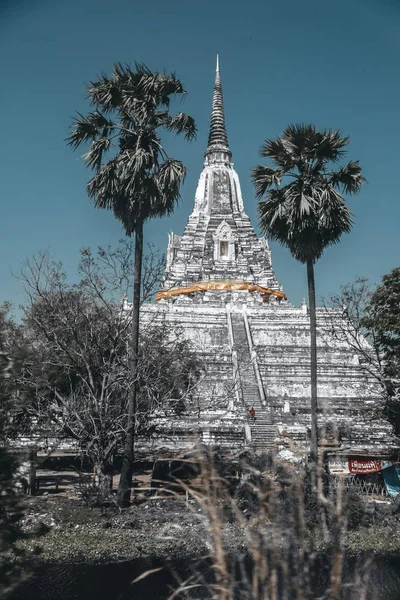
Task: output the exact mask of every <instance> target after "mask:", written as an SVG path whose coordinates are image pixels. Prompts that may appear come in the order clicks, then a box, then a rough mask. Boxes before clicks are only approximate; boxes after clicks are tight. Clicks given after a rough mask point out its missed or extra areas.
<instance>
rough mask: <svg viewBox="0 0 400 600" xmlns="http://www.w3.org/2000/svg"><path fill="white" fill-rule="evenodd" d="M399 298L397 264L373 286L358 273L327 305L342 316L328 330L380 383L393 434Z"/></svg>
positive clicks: (398, 382) (398, 384)
mask: <svg viewBox="0 0 400 600" xmlns="http://www.w3.org/2000/svg"><path fill="white" fill-rule="evenodd" d="M399 298H400V268H397V269H393V270H392V271H391V272H390V273H388V274H387V275H384V276H383V278H382V284H381V285H379V286H378V287H377V288H376V289H375V290H374V288H373V287H372V285H371V284H370V283H369V281H368V280H367V279H366V278H363V277H358V278H357V279H356V280H355V281H354V282H351V283H348V284H345V285H343V286H342V287H341V289H340V292H339V293H338V294H334V295H332V296H331V297H330V299H329V305H330V306H331V307H333V308H334V309H336V310H337V311H339V312H340V313H341V317H342V318H341V319H335V318H332V320H331V334H332V335H333V337H334V338H336V339H338V340H339V341H341V342H345V343H346V344H349V346H350V347H351V348H353V349H354V350H355V351H356V352H357V355H358V356H360V359H361V366H362V368H363V369H364V370H365V371H366V372H367V373H368V374H369V375H370V376H372V377H373V378H375V380H376V381H377V382H378V383H379V385H380V386H381V389H382V395H383V397H384V399H385V408H384V413H385V417H386V418H388V420H389V421H390V422H391V423H392V425H393V426H394V430H395V433H396V434H397V435H399V434H400V401H399V394H400V301H399ZM366 340H368V342H369V344H368V343H366Z"/></svg>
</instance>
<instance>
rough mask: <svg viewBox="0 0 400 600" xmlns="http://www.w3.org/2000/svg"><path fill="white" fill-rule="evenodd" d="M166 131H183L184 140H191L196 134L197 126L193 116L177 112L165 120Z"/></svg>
mask: <svg viewBox="0 0 400 600" xmlns="http://www.w3.org/2000/svg"><path fill="white" fill-rule="evenodd" d="M167 129H168V131H173V132H175V133H178V134H179V133H183V134H184V137H185V139H186V140H189V141H190V140H193V139H194V138H195V137H196V134H197V127H196V124H195V122H194V119H193V117H190V116H189V115H186V114H185V113H178V114H177V115H176V116H175V117H171V118H170V119H169V120H168V122H167Z"/></svg>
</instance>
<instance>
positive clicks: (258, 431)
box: [142, 71, 395, 454]
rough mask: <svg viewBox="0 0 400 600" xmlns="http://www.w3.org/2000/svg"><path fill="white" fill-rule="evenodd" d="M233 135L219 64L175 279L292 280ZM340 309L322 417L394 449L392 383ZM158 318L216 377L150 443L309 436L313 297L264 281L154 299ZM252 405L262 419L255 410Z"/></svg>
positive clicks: (324, 362) (370, 445) (177, 282)
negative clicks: (248, 196) (351, 333)
mask: <svg viewBox="0 0 400 600" xmlns="http://www.w3.org/2000/svg"><path fill="white" fill-rule="evenodd" d="M227 139H228V138H227V135H226V131H225V121H224V115H223V104H222V89H221V82H220V76H219V71H217V77H216V82H215V88H214V101H213V112H212V116H211V127H210V139H209V146H208V148H207V151H206V153H205V165H204V169H203V171H202V173H201V176H200V180H199V184H198V187H197V191H196V195H195V201H194V208H193V212H192V214H191V215H190V217H189V220H188V223H187V226H186V228H185V231H184V233H183V235H182V236H181V237H179V236H176V235H174V234H171V235H170V237H169V244H168V251H167V266H166V272H165V278H164V281H163V284H162V289H164V290H168V289H170V288H171V287H172V288H177V287H184V286H187V285H188V284H191V283H195V282H199V281H204V280H208V279H221V278H223V279H228V280H245V281H246V282H249V283H256V284H259V285H262V286H265V287H269V288H272V289H274V290H281V289H282V288H281V286H280V285H279V283H278V281H277V280H276V278H275V274H274V272H273V269H272V265H271V252H270V250H269V247H268V242H267V240H266V239H265V238H261V239H260V238H257V236H256V234H255V232H254V229H253V227H252V226H251V223H250V220H249V218H248V216H247V215H246V213H245V212H244V206H243V199H242V195H241V190H240V183H239V178H238V176H237V173H236V172H235V171H234V170H233V167H232V163H231V152H230V149H229V146H228V141H227ZM299 268H301V267H300V266H299ZM332 318H338V319H339V318H341V317H340V314H339V313H334V312H332V311H327V310H325V309H318V311H317V322H318V406H319V424H320V426H323V425H324V424H325V423H328V424H329V428H330V431H331V433H330V435H329V436H328V434H326V435H325V434H322V438H324V437H325V438H326V440H325V442H326V444H327V445H329V446H333V447H334V446H336V447H337V448H338V449H340V448H341V449H347V451H348V452H350V453H351V452H355V451H358V452H365V453H366V454H368V453H370V452H378V453H379V452H382V453H387V452H390V448H391V447H392V446H393V444H395V441H394V438H393V436H392V430H391V427H390V426H389V424H388V423H387V422H386V421H385V420H384V419H382V417H381V415H380V409H381V408H382V400H381V397H380V389H379V387H378V386H377V384H376V382H375V380H374V378H373V377H372V376H371V375H369V374H368V373H366V372H365V371H364V370H363V368H362V366H361V365H360V361H359V360H358V357H357V356H356V355H355V354H354V351H353V350H352V349H351V348H350V347H349V346H346V344H344V343H338V342H337V341H334V340H333V339H332V338H331V337H330V334H329V331H330V327H331V319H332ZM157 321H160V322H161V321H164V322H165V323H167V324H168V327H170V328H171V331H176V330H177V329H179V330H180V331H181V334H182V335H183V336H185V337H186V338H187V339H189V340H191V342H192V343H193V345H194V346H195V347H196V349H197V351H198V353H199V356H200V357H201V359H202V361H203V363H204V365H205V372H206V376H205V377H204V379H202V381H201V382H200V383H199V386H198V388H197V389H196V392H195V394H194V398H193V401H192V403H191V404H190V405H188V406H187V411H186V414H185V415H184V416H182V417H180V418H179V419H176V418H175V417H174V416H173V415H172V414H171V416H170V417H161V416H159V417H157V418H156V420H155V422H156V423H157V430H158V433H157V434H156V435H155V436H154V437H153V438H152V439H150V440H147V441H146V444H147V445H150V447H152V446H153V447H155V446H157V445H162V446H164V447H168V446H169V447H171V448H174V449H176V447H177V446H180V447H181V448H182V450H183V449H186V448H188V447H190V446H191V445H193V444H196V443H206V444H219V445H222V446H226V447H231V448H241V447H243V446H244V445H245V444H250V443H252V444H253V445H255V447H256V448H262V449H266V448H268V447H271V446H273V445H275V446H277V447H280V448H281V449H282V448H284V447H285V446H289V447H292V448H293V447H294V446H296V447H297V450H298V449H299V448H307V447H308V445H309V430H310V333H309V316H308V313H307V306H306V305H305V303H303V304H302V306H301V307H298V308H296V307H293V306H292V305H291V304H290V303H288V302H285V301H282V302H281V303H279V302H278V301H276V300H274V299H271V300H270V302H269V304H266V303H264V302H263V301H262V297H261V295H260V294H258V293H256V292H254V293H250V292H248V291H224V292H222V291H211V290H209V291H207V292H195V293H193V294H191V295H189V296H177V297H174V298H170V299H169V300H161V301H160V302H158V303H157V304H156V305H146V306H144V307H143V309H142V322H143V323H149V322H153V323H154V322H157ZM250 407H254V409H255V412H256V419H255V421H253V420H252V419H250V418H249V414H248V411H249V408H250ZM332 432H333V433H332ZM328 438H329V439H328ZM143 442H144V441H143Z"/></svg>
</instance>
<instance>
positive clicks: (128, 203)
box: [67, 63, 196, 506]
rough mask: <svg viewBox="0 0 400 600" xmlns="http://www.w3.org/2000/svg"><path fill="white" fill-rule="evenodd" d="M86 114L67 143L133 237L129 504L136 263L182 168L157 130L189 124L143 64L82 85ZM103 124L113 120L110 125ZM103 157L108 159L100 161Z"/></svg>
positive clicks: (164, 83) (127, 459)
mask: <svg viewBox="0 0 400 600" xmlns="http://www.w3.org/2000/svg"><path fill="white" fill-rule="evenodd" d="M86 87H87V91H88V97H89V99H90V101H91V104H92V106H93V107H94V110H93V111H92V112H90V113H89V114H88V115H87V116H82V115H81V114H79V113H78V116H77V117H75V118H74V125H73V129H72V133H71V135H70V136H69V137H68V138H67V142H68V144H69V145H70V146H71V147H72V148H73V149H74V150H75V149H77V148H78V147H79V146H80V145H81V144H82V143H90V147H89V150H88V151H87V152H86V154H84V155H83V158H84V161H85V163H86V165H87V166H88V167H90V168H91V169H92V170H93V171H94V172H95V173H94V175H93V177H92V178H91V179H90V181H89V183H88V185H87V192H88V195H89V197H90V198H91V199H92V200H93V201H94V205H95V206H96V207H97V208H104V209H109V210H112V211H113V212H114V215H115V217H116V218H117V219H119V220H120V221H121V223H122V225H123V228H124V230H125V232H126V235H128V236H132V235H135V259H134V278H133V310H132V338H131V339H132V341H131V351H132V358H131V366H132V382H133V383H132V387H131V393H130V397H129V404H128V424H127V436H126V443H125V448H124V455H123V462H122V470H121V479H120V485H119V489H118V501H119V504H120V505H121V506H126V505H127V504H129V501H130V492H131V483H132V474H133V459H134V439H135V422H136V379H137V377H136V375H137V357H138V348H139V312H140V293H141V270H142V257H143V224H144V223H145V221H147V220H148V219H151V218H154V217H161V216H164V215H166V214H169V213H171V212H172V211H173V209H174V207H175V205H176V203H177V201H178V199H179V197H180V188H181V185H182V183H183V181H184V179H185V174H186V170H185V167H184V165H183V164H182V162H180V161H178V160H174V159H172V158H170V157H169V156H168V155H167V152H166V150H165V148H164V147H163V145H162V143H161V139H160V134H161V132H162V131H163V130H164V131H165V130H167V131H170V132H174V133H177V134H183V135H184V136H185V138H186V139H187V140H191V139H193V138H194V137H195V135H196V125H195V122H194V120H193V119H192V117H189V116H188V115H186V114H184V113H182V112H180V113H178V114H177V115H176V116H171V115H170V113H169V106H170V99H171V96H175V95H178V96H180V97H181V98H182V97H184V96H185V94H186V92H185V91H184V89H183V86H182V83H181V81H180V80H179V79H177V78H176V76H175V74H171V75H165V74H162V73H158V72H154V73H153V72H151V71H150V70H149V69H148V68H147V67H146V66H145V65H143V64H138V63H136V64H135V70H132V69H131V68H130V67H129V66H123V65H121V64H119V63H118V64H115V65H114V69H113V72H112V75H111V77H107V76H106V75H102V76H101V78H100V79H99V80H98V81H96V82H94V83H91V84H89V85H87V86H86ZM110 117H113V118H112V119H111V118H110ZM106 154H111V156H109V158H108V160H105V159H104V156H105V155H106Z"/></svg>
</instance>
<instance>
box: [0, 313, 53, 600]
mask: <svg viewBox="0 0 400 600" xmlns="http://www.w3.org/2000/svg"><path fill="white" fill-rule="evenodd" d="M16 339H18V327H16V325H15V324H14V323H13V322H12V321H11V320H10V318H9V317H8V307H7V306H4V307H2V308H1V309H0V596H1V597H2V598H6V597H8V596H9V595H10V594H11V593H12V592H13V590H14V588H15V586H16V585H17V584H18V583H19V582H20V581H21V578H22V575H23V567H24V561H25V552H24V550H23V549H22V548H21V546H20V545H19V544H20V543H21V541H23V540H24V541H25V542H27V543H29V544H30V549H31V551H33V552H35V553H37V552H38V551H39V549H38V547H37V536H38V535H39V534H40V533H43V531H44V530H43V529H35V530H33V531H31V532H29V533H27V532H25V531H23V529H22V527H21V519H22V517H23V516H24V508H25V506H24V497H23V492H22V490H23V485H22V481H21V477H20V476H19V473H18V471H19V467H20V462H19V460H18V459H17V457H16V456H15V454H13V453H12V452H10V450H9V449H8V448H7V433H8V432H9V429H10V416H11V415H12V413H13V412H14V411H15V409H16V408H17V406H16V402H17V399H16V398H15V396H14V394H13V386H12V373H13V370H14V368H15V363H16V362H17V361H18V356H17V348H16V346H15V341H16ZM21 404H22V401H21V396H19V399H18V405H19V407H21Z"/></svg>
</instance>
